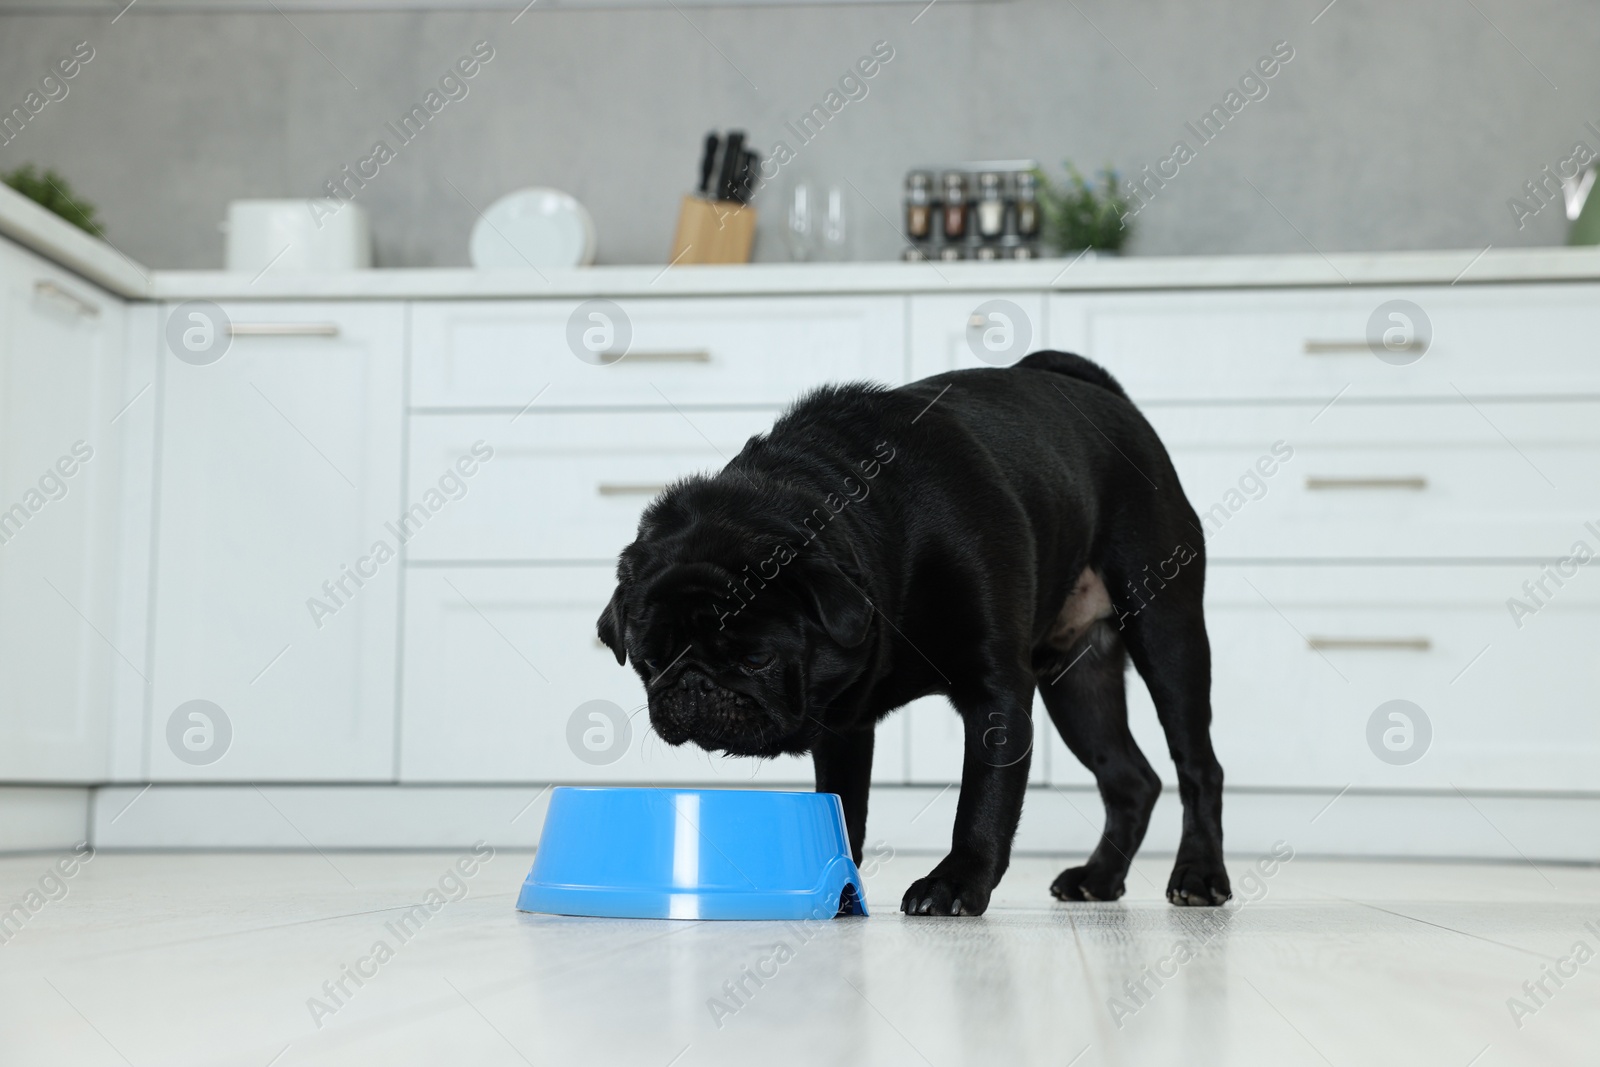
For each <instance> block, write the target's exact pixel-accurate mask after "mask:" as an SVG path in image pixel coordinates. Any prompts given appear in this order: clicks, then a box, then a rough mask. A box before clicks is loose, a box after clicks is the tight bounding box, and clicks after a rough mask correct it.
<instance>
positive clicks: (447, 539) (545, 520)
mask: <svg viewBox="0 0 1600 1067" xmlns="http://www.w3.org/2000/svg"><path fill="white" fill-rule="evenodd" d="M777 413H778V412H777V409H776V408H771V409H757V410H753V411H697V412H695V413H694V414H693V415H689V414H687V413H684V412H678V411H673V410H671V409H670V408H669V409H666V410H658V411H632V412H615V411H604V412H596V411H581V412H574V411H562V410H546V411H538V412H531V413H528V414H525V415H521V416H507V415H501V414H495V415H481V414H474V415H414V416H412V418H411V448H410V466H411V471H410V487H411V488H410V499H418V498H420V497H421V495H422V494H423V493H425V492H427V491H428V489H430V488H436V487H438V486H439V485H440V481H441V479H444V481H445V483H446V484H445V492H446V493H448V494H450V495H451V501H450V503H449V505H448V506H447V507H445V508H443V509H441V510H440V511H439V513H438V514H437V515H436V516H434V517H432V518H430V519H429V521H428V522H427V524H426V525H422V526H419V527H418V528H417V529H416V530H415V535H414V536H413V537H412V538H411V540H410V541H409V542H408V544H407V555H408V558H409V559H412V560H435V561H437V560H542V561H551V560H566V561H587V562H595V561H606V562H613V561H615V559H616V557H617V553H619V552H621V551H622V549H623V547H624V546H626V545H627V544H628V542H630V541H632V540H633V537H634V533H635V532H636V531H637V529H638V526H639V513H640V511H642V510H643V509H644V507H645V505H646V504H648V503H649V502H650V500H651V499H653V498H654V497H655V496H656V495H657V494H658V493H660V491H661V490H662V489H664V488H665V487H666V486H667V484H668V483H669V482H672V481H675V480H676V479H678V478H681V477H684V476H685V475H688V474H693V473H696V472H713V471H716V470H719V469H720V468H721V467H722V466H723V465H724V464H726V463H727V461H728V460H729V459H730V458H732V457H733V456H734V455H735V454H737V453H738V451H739V450H740V449H741V448H743V447H744V443H745V441H746V440H747V439H748V438H749V437H750V436H751V435H752V434H756V433H761V432H763V431H765V430H767V429H769V428H770V427H771V425H772V421H773V419H774V418H775V417H776V416H777ZM474 447H479V448H480V449H481V450H484V451H485V454H488V455H491V456H492V458H490V459H486V460H484V461H482V462H480V463H478V464H476V467H477V470H476V473H474V474H473V475H472V476H471V477H470V478H466V479H451V478H450V477H449V475H450V472H451V470H452V469H453V468H454V465H455V464H456V462H457V461H458V460H459V458H460V457H461V456H463V455H470V454H471V452H472V449H473V448H474ZM457 481H460V482H461V485H460V487H459V488H457V486H456V482H457ZM457 493H459V496H458V497H457V496H456V495H455V494H457Z"/></svg>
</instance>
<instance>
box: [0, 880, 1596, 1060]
mask: <svg viewBox="0 0 1600 1067" xmlns="http://www.w3.org/2000/svg"><path fill="white" fill-rule="evenodd" d="M54 859H55V857H52V856H46V855H42V854H41V855H27V856H15V857H8V858H5V859H3V860H0V906H8V905H9V904H10V903H11V902H14V901H25V896H26V894H27V893H28V892H29V890H30V888H33V889H38V888H40V879H41V877H43V876H45V874H46V872H47V871H48V870H49V869H50V865H51V863H52V862H53V860H54ZM456 859H457V857H456V856H455V855H452V854H444V853H425V854H389V853H332V854H328V855H327V856H319V855H317V854H284V855H261V854H188V855H184V854H173V855H140V854H111V853H103V854H101V855H99V856H97V857H95V858H94V859H93V861H92V862H90V863H88V864H87V865H85V866H83V867H82V868H81V869H80V870H78V871H77V872H76V873H75V875H74V876H73V877H72V878H70V879H68V880H65V881H63V882H61V883H56V882H54V881H47V884H46V885H45V886H44V889H46V890H49V891H50V892H51V893H53V894H54V895H55V896H57V897H58V898H59V899H57V900H53V901H48V900H46V894H45V893H41V894H40V896H39V897H37V898H34V901H33V903H35V904H40V902H41V901H44V902H43V903H42V906H40V907H39V908H38V910H37V912H35V913H33V914H30V915H28V916H27V918H26V919H25V920H24V921H23V922H22V926H21V928H20V929H19V930H16V932H15V933H14V934H12V935H11V936H10V937H9V940H7V941H6V942H5V943H4V944H0V1063H4V1064H5V1065H7V1067H23V1065H33V1064H51V1065H61V1064H71V1065H77V1064H84V1065H94V1064H108V1065H132V1067H146V1065H151V1067H154V1065H166V1067H181V1065H188V1064H196V1065H198V1064H208V1065H209V1064H217V1065H238V1067H268V1065H269V1064H272V1065H274V1067H296V1065H301V1064H374V1065H384V1067H402V1065H409V1064H427V1065H458V1064H461V1065H465V1064H472V1065H479V1064H482V1065H497V1064H507V1065H515V1064H522V1063H529V1064H540V1065H543V1064H585V1065H587V1064H612V1063H615V1064H629V1065H634V1064H637V1065H644V1067H668V1065H674V1067H695V1065H699V1064H737V1065H741V1067H744V1065H750V1064H755V1065H758V1067H774V1065H778V1064H788V1063H804V1064H826V1065H828V1067H843V1065H848V1064H860V1065H863V1067H866V1065H871V1067H889V1065H896V1064H913V1065H921V1064H932V1065H937V1067H945V1065H955V1064H1007V1065H1010V1064H1034V1063H1040V1064H1044V1063H1049V1064H1056V1065H1066V1064H1075V1065H1079V1067H1090V1065H1095V1064H1128V1065H1140V1067H1144V1065H1150V1064H1184V1065H1194V1064H1226V1065H1238V1064H1274V1065H1290V1064H1318V1065H1326V1064H1335V1065H1339V1067H1344V1065H1347V1064H1348V1065H1351V1067H1357V1065H1367V1064H1406V1065H1432V1064H1442V1065H1449V1067H1467V1065H1469V1064H1474V1065H1477V1067H1492V1065H1496V1064H1507V1063H1526V1064H1568V1063H1572V1064H1577V1063H1595V1062H1600V957H1596V958H1594V959H1589V958H1588V954H1587V953H1586V952H1585V953H1580V955H1583V956H1584V958H1585V960H1586V962H1583V963H1579V962H1578V961H1577V960H1576V959H1574V958H1572V957H1571V955H1570V954H1571V953H1572V951H1573V948H1574V946H1575V944H1576V943H1578V942H1580V941H1581V942H1584V943H1585V945H1586V946H1588V947H1589V948H1592V949H1596V950H1600V870H1597V869H1594V868H1575V867H1560V866H1543V865H1541V866H1540V867H1539V868H1538V869H1534V868H1532V867H1530V866H1528V865H1510V866H1501V865H1494V866H1489V865H1445V864H1400V863H1355V862H1330V861H1317V860H1310V859H1305V858H1297V859H1294V860H1291V861H1289V862H1287V863H1283V864H1282V865H1280V866H1278V867H1276V869H1275V870H1274V871H1273V872H1272V874H1271V875H1270V876H1269V877H1259V876H1258V880H1257V881H1256V882H1255V883H1253V885H1252V886H1250V887H1248V889H1249V895H1250V896H1252V897H1254V898H1255V899H1254V900H1253V901H1252V902H1250V903H1243V904H1240V903H1237V902H1236V903H1235V904H1234V905H1231V906H1229V907H1228V908H1227V909H1226V910H1225V911H1223V912H1220V913H1218V912H1202V911H1183V910H1179V909H1176V908H1172V907H1169V906H1168V905H1167V904H1165V903H1163V902H1162V901H1161V899H1160V893H1159V892H1158V890H1159V887H1160V886H1162V885H1164V884H1165V877H1166V861H1165V860H1164V859H1161V858H1156V857H1152V858H1147V859H1145V860H1143V861H1142V862H1141V863H1140V864H1139V865H1138V868H1137V869H1136V872H1135V874H1134V875H1133V876H1132V877H1131V878H1130V881H1129V894H1128V896H1127V898H1125V899H1124V900H1123V901H1121V902H1119V903H1116V904H1079V905H1071V906H1069V905H1063V904H1056V903H1054V902H1052V901H1051V900H1050V899H1049V897H1048V896H1047V894H1046V893H1045V887H1046V886H1047V885H1048V884H1049V882H1050V879H1051V878H1052V877H1053V876H1054V875H1055V873H1056V872H1057V870H1058V869H1059V868H1060V867H1061V866H1063V861H1062V860H1061V859H1057V858H1040V857H1024V858H1019V859H1018V861H1017V862H1016V863H1015V864H1014V865H1013V867H1012V869H1011V872H1010V873H1009V874H1008V875H1007V877H1006V879H1005V882H1004V883H1003V884H1002V885H1001V887H1000V890H999V892H998V893H997V894H996V897H995V900H994V903H993V906H992V907H991V908H990V910H989V913H988V914H987V915H986V916H984V917H983V918H981V919H954V920H941V919H926V918H923V919H915V920H910V919H906V918H904V917H903V916H901V915H899V914H898V913H897V912H896V910H895V906H896V904H897V903H898V901H899V897H900V893H901V892H902V890H903V889H904V888H905V886H906V885H907V884H908V883H909V882H910V881H911V879H913V878H914V877H916V876H918V875H920V874H922V873H924V871H925V870H926V868H927V867H928V866H929V865H930V863H931V862H932V859H933V857H929V856H926V855H901V856H898V857H893V858H889V859H887V860H885V861H884V862H881V863H880V864H878V866H877V868H876V869H875V870H873V871H872V872H871V873H870V875H869V880H868V885H869V890H868V901H869V903H870V904H871V906H872V907H873V909H874V914H873V916H872V918H870V919H848V920H838V921H835V922H830V923H819V924H814V925H811V926H809V927H806V926H788V925H781V924H765V923H684V922H642V921H640V922H633V921H614V920H588V919H563V918H554V917H548V916H534V915H521V914H518V913H517V912H515V911H514V910H513V908H512V901H513V899H514V896H515V890H516V888H517V886H518V885H519V884H520V882H521V879H522V877H523V875H524V873H525V872H526V870H527V867H528V863H529V860H530V857H529V856H528V855H527V854H525V853H516V854H513V853H500V854H497V855H495V856H494V857H493V858H492V859H490V860H488V861H487V862H485V863H483V864H481V866H479V867H478V868H477V869H476V870H475V871H474V873H473V874H472V876H471V877H470V878H460V876H459V875H458V874H452V870H453V864H454V863H455V861H456ZM1251 860H1252V857H1234V858H1233V863H1232V869H1233V873H1234V880H1235V887H1236V889H1239V890H1241V891H1242V890H1245V889H1246V888H1247V887H1246V886H1245V885H1244V884H1243V883H1244V882H1245V878H1244V875H1245V871H1246V869H1247V867H1248V865H1249V864H1250V862H1251ZM467 866H469V867H470V866H471V865H470V864H468V865H467ZM62 886H64V887H65V896H62V895H61V893H62ZM441 886H442V892H440V893H439V895H438V896H436V897H434V898H433V899H434V901H435V910H434V911H433V912H431V913H426V912H423V913H414V914H417V915H424V914H425V915H426V916H427V917H426V918H425V919H422V920H416V921H415V922H414V925H411V926H408V927H404V928H402V927H401V926H400V925H399V924H400V921H401V917H402V916H403V915H404V914H405V912H406V911H407V910H408V909H410V908H412V907H413V906H414V905H416V904H418V903H422V902H424V901H426V900H427V899H428V893H429V891H430V889H435V888H440V887H441ZM463 893H465V895H464V896H463V895H462V894H463ZM1244 896H1245V893H1244V892H1241V893H1240V897H1241V899H1242V898H1243V897H1244ZM450 897H455V898H457V899H446V898H450ZM439 901H444V902H443V903H442V904H441V903H439ZM24 911H26V903H25V906H24ZM13 921H14V922H15V920H13ZM1586 924H1593V925H1587V926H1586ZM380 942H382V943H384V944H385V945H386V946H387V948H386V950H385V951H384V952H377V946H378V944H379V943H380ZM1180 944H1181V945H1183V946H1185V947H1184V948H1182V949H1178V946H1179V945H1180ZM391 952H392V958H389V957H388V956H387V953H391ZM375 953H376V955H375ZM1191 954H1192V958H1188V957H1190V955H1191ZM378 956H385V958H384V959H382V960H381V961H380V960H379V959H378V958H377V957H378ZM1563 959H1566V960H1568V961H1569V962H1561V961H1562V960H1563ZM363 960H366V961H367V962H362V961H363ZM357 966H359V967H360V968H361V969H362V970H364V971H365V972H367V973H368V974H370V975H371V977H367V978H364V979H362V983H363V984H361V985H359V986H358V985H357V984H356V983H355V982H354V981H353V980H352V979H351V978H349V977H346V976H345V975H346V972H345V971H344V968H346V967H357ZM746 968H750V970H751V971H752V972H758V973H765V974H766V975H768V977H766V978H765V979H763V980H762V981H761V984H759V985H758V984H757V982H756V981H755V980H754V979H752V978H749V977H746V970H745V969H746ZM1147 968H1149V969H1150V971H1149V972H1147V971H1146V969H1147ZM1547 968H1548V969H1547ZM1557 968H1560V969H1561V970H1567V971H1571V970H1574V969H1575V970H1576V975H1575V976H1573V977H1563V978H1561V982H1562V983H1564V984H1563V985H1560V986H1558V985H1557V984H1556V981H1555V980H1553V979H1551V978H1548V977H1546V976H1547V975H1548V974H1550V973H1551V971H1552V970H1554V969H1557ZM1163 973H1164V974H1165V975H1166V976H1167V977H1159V976H1160V975H1161V974H1163ZM1151 974H1153V975H1156V976H1157V977H1151V976H1149V975H1151ZM1158 979H1159V980H1158ZM1541 979H1543V982H1544V986H1545V990H1546V992H1544V993H1541V992H1539V990H1538V989H1537V988H1535V989H1534V991H1533V993H1534V996H1530V995H1529V993H1528V992H1526V991H1525V989H1524V987H1523V983H1524V982H1538V981H1539V980H1541ZM341 980H342V984H343V986H344V992H340V991H339V989H338V983H340V982H341ZM741 981H742V982H743V985H744V989H745V990H746V992H745V993H738V992H737V991H736V990H734V986H736V985H737V984H738V983H740V982H741ZM1141 981H1142V984H1143V987H1144V990H1145V991H1144V992H1137V993H1136V992H1133V991H1130V990H1134V989H1135V988H1136V984H1138V983H1140V982H1141ZM325 982H326V983H328V987H327V988H325V987H324V983H325ZM329 990H331V991H332V992H331V993H330V992H329ZM730 991H731V992H730ZM1535 996H1536V997H1537V998H1538V999H1537V1000H1535V999H1534V997H1535ZM1513 997H1515V998H1518V999H1519V1000H1520V1001H1521V1002H1522V1003H1524V1004H1525V1005H1526V1006H1527V1008H1528V1009H1529V1010H1528V1011H1527V1012H1522V1013H1519V1014H1520V1016H1521V1017H1520V1018H1513V1014H1512V1011H1511V1009H1510V1007H1509V1006H1508V1000H1509V998H1513ZM313 998H318V999H319V1000H320V1006H319V1005H318V1003H317V1001H315V1000H313ZM1519 1024H1520V1025H1519Z"/></svg>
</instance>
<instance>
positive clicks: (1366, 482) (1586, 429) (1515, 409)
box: [1129, 398, 1600, 559]
mask: <svg viewBox="0 0 1600 1067" xmlns="http://www.w3.org/2000/svg"><path fill="white" fill-rule="evenodd" d="M1145 413H1146V415H1147V416H1148V417H1149V418H1150V421H1151V423H1152V424H1153V425H1154V426H1155V428H1156V430H1157V432H1158V433H1159V434H1160V435H1161V439H1162V441H1163V442H1164V443H1165V445H1166V447H1167V450H1168V452H1169V453H1170V454H1171V455H1172V459H1173V463H1174V465H1175V466H1176V468H1177V471H1178V475H1179V477H1180V479H1181V480H1182V483H1183V488H1184V491H1185V493H1186V494H1187V495H1188V497H1189V502H1190V503H1191V504H1192V505H1194V508H1195V511H1196V512H1197V513H1198V514H1199V517H1200V522H1201V527H1202V529H1203V531H1204V540H1205V543H1206V546H1207V550H1208V552H1209V553H1210V554H1211V556H1212V557H1213V558H1221V557H1227V558H1235V559H1349V558H1367V559H1379V558H1384V559H1394V558H1405V559H1437V558H1456V559H1467V558H1470V559H1493V558H1501V559H1528V558H1535V557H1537V558H1554V557H1556V556H1559V555H1562V554H1564V553H1565V552H1566V550H1567V549H1568V547H1569V546H1570V545H1571V543H1572V540H1573V538H1574V537H1575V536H1577V535H1578V534H1579V533H1581V532H1582V527H1583V524H1584V522H1586V521H1588V520H1590V519H1593V518H1595V517H1597V516H1600V482H1597V481H1596V479H1595V478H1594V475H1593V471H1594V468H1595V464H1596V462H1597V460H1600V401H1595V400H1581V399H1565V400H1561V401H1543V402H1535V401H1531V400H1519V399H1508V398H1496V399H1493V400H1490V399H1485V400H1482V401H1479V402H1475V403H1468V402H1466V401H1464V400H1461V399H1460V398H1456V399H1455V400H1453V401H1451V400H1448V399H1445V398H1441V399H1440V400H1439V401H1438V402H1434V403H1419V402H1398V401H1392V400H1391V401H1385V402H1381V403H1375V402H1371V401H1366V400H1361V399H1353V400H1350V399H1345V400H1340V401H1339V402H1338V403H1336V404H1334V405H1332V406H1331V407H1329V406H1327V405H1326V404H1325V403H1309V404H1308V403H1285V404H1275V405H1227V406H1223V405H1167V404H1160V405H1157V404H1152V405H1149V406H1148V407H1147V409H1146V412H1145ZM1129 475H1130V476H1131V477H1138V475H1137V474H1135V473H1133V472H1132V471H1131V470H1130V471H1129Z"/></svg>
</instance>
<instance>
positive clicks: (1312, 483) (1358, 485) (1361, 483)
mask: <svg viewBox="0 0 1600 1067" xmlns="http://www.w3.org/2000/svg"><path fill="white" fill-rule="evenodd" d="M1306 488H1307V489H1311V490H1321V489H1405V490H1409V491H1411V492H1414V493H1418V492H1421V491H1422V490H1424V489H1426V488H1428V479H1426V478H1424V477H1423V476H1422V475H1420V474H1411V475H1406V476H1405V477H1401V478H1326V477H1322V476H1319V475H1315V474H1313V475H1309V476H1308V477H1307V478H1306Z"/></svg>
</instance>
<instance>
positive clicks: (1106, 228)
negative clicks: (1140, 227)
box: [1035, 162, 1132, 253]
mask: <svg viewBox="0 0 1600 1067" xmlns="http://www.w3.org/2000/svg"><path fill="white" fill-rule="evenodd" d="M1066 171H1067V175H1066V180H1065V181H1063V182H1062V183H1060V184H1059V185H1058V184H1057V183H1055V182H1053V181H1052V180H1051V179H1050V177H1049V175H1047V174H1045V173H1044V172H1043V171H1036V172H1035V173H1036V174H1037V175H1038V179H1039V202H1040V205H1041V206H1042V207H1043V209H1044V237H1045V240H1046V242H1048V243H1049V244H1051V245H1053V246H1054V247H1055V248H1056V249H1057V250H1058V251H1061V252H1069V253H1070V252H1077V251H1079V250H1080V249H1085V248H1092V249H1095V250H1097V251H1101V252H1108V253H1116V252H1118V251H1120V250H1121V248H1122V246H1123V245H1124V244H1125V243H1126V242H1127V240H1128V237H1129V236H1130V234H1131V232H1132V231H1131V229H1130V223H1129V220H1128V206H1129V205H1128V198H1127V197H1126V196H1124V195H1123V194H1122V192H1121V191H1120V190H1119V186H1120V184H1121V177H1120V176H1119V175H1118V174H1117V172H1116V171H1115V170H1112V169H1111V168H1110V167H1107V168H1105V169H1103V170H1101V171H1100V173H1099V175H1098V178H1099V180H1098V181H1097V182H1091V181H1089V179H1088V178H1085V177H1084V175H1083V172H1082V171H1080V170H1079V169H1078V168H1077V167H1075V166H1073V165H1072V163H1070V162H1068V163H1067V164H1066Z"/></svg>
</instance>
